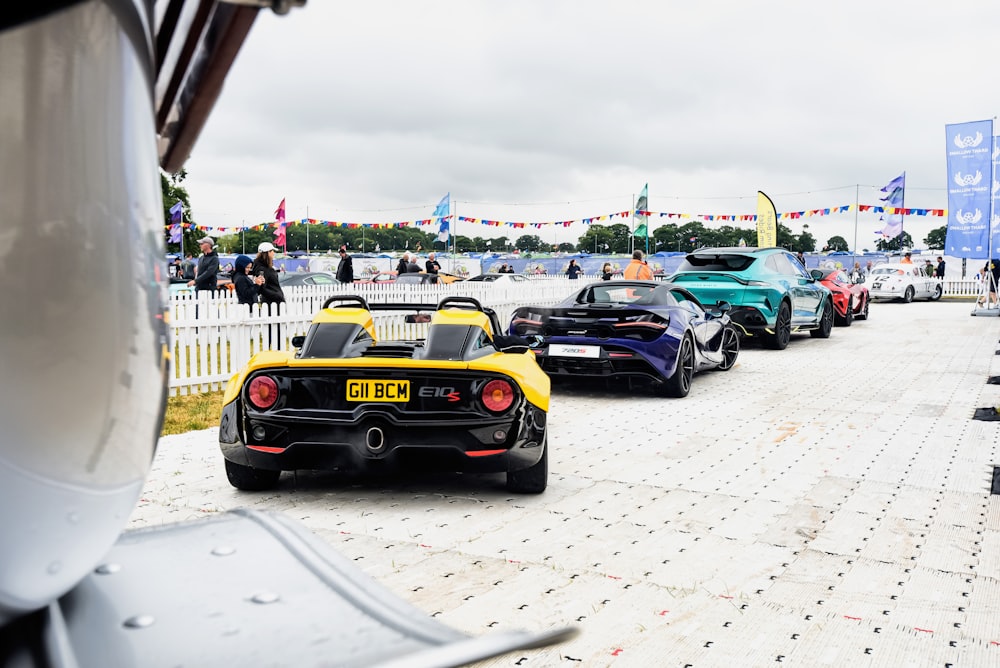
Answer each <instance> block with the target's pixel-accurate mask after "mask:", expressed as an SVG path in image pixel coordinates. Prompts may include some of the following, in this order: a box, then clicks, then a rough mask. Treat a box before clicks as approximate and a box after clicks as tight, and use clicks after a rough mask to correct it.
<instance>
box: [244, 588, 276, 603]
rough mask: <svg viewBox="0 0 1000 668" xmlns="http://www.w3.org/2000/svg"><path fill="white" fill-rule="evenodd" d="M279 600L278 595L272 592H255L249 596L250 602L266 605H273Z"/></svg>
mask: <svg viewBox="0 0 1000 668" xmlns="http://www.w3.org/2000/svg"><path fill="white" fill-rule="evenodd" d="M280 598H281V597H280V596H279V595H278V594H276V593H274V592H273V591H262V592H257V593H256V594H254V595H253V596H251V597H250V600H251V601H252V602H254V603H260V604H264V605H266V604H268V603H274V602H276V601H278V600H279V599H280Z"/></svg>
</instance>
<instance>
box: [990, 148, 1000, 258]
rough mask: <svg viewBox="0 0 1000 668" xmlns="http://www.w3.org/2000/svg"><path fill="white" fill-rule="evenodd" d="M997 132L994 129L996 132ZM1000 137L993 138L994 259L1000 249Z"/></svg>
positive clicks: (992, 240)
mask: <svg viewBox="0 0 1000 668" xmlns="http://www.w3.org/2000/svg"><path fill="white" fill-rule="evenodd" d="M995 131H996V130H995V129H994V132H995ZM998 179H1000V137H993V185H992V186H991V188H990V190H991V194H992V196H991V197H990V205H991V206H992V209H991V211H992V215H991V217H990V248H991V249H992V252H991V253H990V254H991V255H993V256H994V257H996V255H997V249H1000V180H998Z"/></svg>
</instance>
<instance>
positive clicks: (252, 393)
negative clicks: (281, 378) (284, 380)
mask: <svg viewBox="0 0 1000 668" xmlns="http://www.w3.org/2000/svg"><path fill="white" fill-rule="evenodd" d="M247 398H248V399H249V400H250V403H251V404H253V405H254V406H256V407H257V408H260V409H261V410H266V409H268V408H270V407H271V406H273V405H274V402H276V401H277V400H278V384H277V383H276V382H274V379H273V378H271V377H270V376H257V377H256V378H254V379H253V380H251V381H250V387H249V388H248V389H247Z"/></svg>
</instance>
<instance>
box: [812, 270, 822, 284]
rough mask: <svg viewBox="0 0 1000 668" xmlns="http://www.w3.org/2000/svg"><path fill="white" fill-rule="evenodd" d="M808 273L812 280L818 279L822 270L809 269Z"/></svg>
mask: <svg viewBox="0 0 1000 668" xmlns="http://www.w3.org/2000/svg"><path fill="white" fill-rule="evenodd" d="M809 275H810V276H811V277H812V279H813V280H814V281H818V280H819V279H821V278H823V272H822V271H820V270H819V269H813V270H811V271H810V272H809Z"/></svg>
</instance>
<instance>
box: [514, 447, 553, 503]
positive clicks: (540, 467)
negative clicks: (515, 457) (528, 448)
mask: <svg viewBox="0 0 1000 668" xmlns="http://www.w3.org/2000/svg"><path fill="white" fill-rule="evenodd" d="M548 482H549V438H548V434H547V433H546V435H545V436H542V458H541V459H539V460H538V461H537V462H535V463H534V464H532V465H531V466H529V467H528V468H526V469H521V470H520V471H510V472H508V473H507V491H508V492H514V493H515V494H541V493H542V492H544V491H545V487H546V486H547V485H548Z"/></svg>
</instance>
